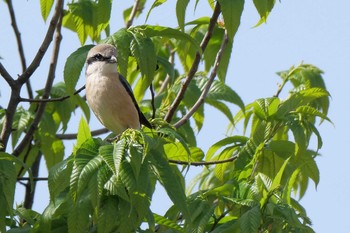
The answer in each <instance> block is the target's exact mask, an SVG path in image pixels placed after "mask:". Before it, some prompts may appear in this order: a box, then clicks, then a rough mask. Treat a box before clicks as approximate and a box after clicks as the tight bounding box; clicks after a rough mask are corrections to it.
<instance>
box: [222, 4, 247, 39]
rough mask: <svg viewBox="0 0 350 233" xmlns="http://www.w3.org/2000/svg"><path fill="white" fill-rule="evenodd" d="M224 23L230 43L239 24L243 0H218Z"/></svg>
mask: <svg viewBox="0 0 350 233" xmlns="http://www.w3.org/2000/svg"><path fill="white" fill-rule="evenodd" d="M218 2H219V3H220V6H221V11H222V15H223V17H224V21H225V28H226V30H227V33H228V36H229V38H230V40H231V41H232V40H233V38H234V36H235V34H236V32H237V30H238V27H239V25H240V23H241V15H242V12H243V6H244V0H218Z"/></svg>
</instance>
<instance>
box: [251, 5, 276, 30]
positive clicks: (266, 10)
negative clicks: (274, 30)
mask: <svg viewBox="0 0 350 233" xmlns="http://www.w3.org/2000/svg"><path fill="white" fill-rule="evenodd" d="M253 2H254V5H255V8H256V9H257V10H258V12H259V15H260V20H259V22H258V23H257V24H256V25H255V26H256V27H257V26H259V25H260V24H262V23H266V19H267V17H268V16H269V14H270V12H271V10H272V8H273V6H274V5H275V0H253Z"/></svg>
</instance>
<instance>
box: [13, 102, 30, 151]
mask: <svg viewBox="0 0 350 233" xmlns="http://www.w3.org/2000/svg"><path fill="white" fill-rule="evenodd" d="M33 119H34V115H33V113H32V112H31V111H27V110H25V109H24V108H22V107H19V108H18V109H17V110H16V113H15V116H14V119H13V123H12V128H13V129H15V130H13V131H12V134H11V138H12V146H13V147H15V146H16V144H17V142H18V139H19V138H20V137H21V135H22V133H23V132H24V131H25V130H27V129H28V128H29V124H31V122H32V120H33Z"/></svg>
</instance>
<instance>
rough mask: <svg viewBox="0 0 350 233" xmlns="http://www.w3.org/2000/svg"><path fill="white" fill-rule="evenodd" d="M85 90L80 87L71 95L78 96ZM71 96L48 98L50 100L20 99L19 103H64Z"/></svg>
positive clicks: (83, 87)
mask: <svg viewBox="0 0 350 233" xmlns="http://www.w3.org/2000/svg"><path fill="white" fill-rule="evenodd" d="M84 89H85V85H84V86H82V87H81V88H79V89H78V90H77V91H75V92H74V94H73V95H77V94H79V93H80V92H81V91H82V90H84ZM70 97H71V96H70V95H66V96H62V97H59V98H50V99H27V98H20V101H21V102H30V103H43V102H45V103H47V102H61V101H64V100H66V99H69V98H70Z"/></svg>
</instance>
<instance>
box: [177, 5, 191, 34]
mask: <svg viewBox="0 0 350 233" xmlns="http://www.w3.org/2000/svg"><path fill="white" fill-rule="evenodd" d="M188 3H189V0H178V1H176V17H177V22H178V24H179V27H180V29H181V31H184V30H185V16H186V8H187V5H188Z"/></svg>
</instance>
